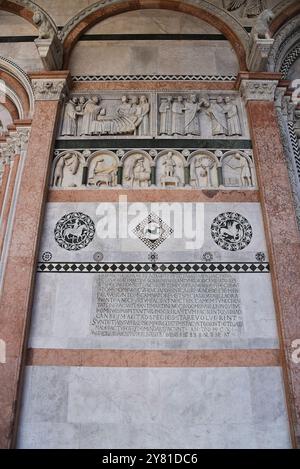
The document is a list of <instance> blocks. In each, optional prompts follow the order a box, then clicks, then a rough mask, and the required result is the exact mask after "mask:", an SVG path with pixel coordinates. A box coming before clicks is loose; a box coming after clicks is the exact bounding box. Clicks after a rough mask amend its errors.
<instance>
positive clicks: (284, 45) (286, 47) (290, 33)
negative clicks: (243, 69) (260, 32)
mask: <svg viewBox="0 0 300 469" xmlns="http://www.w3.org/2000/svg"><path fill="white" fill-rule="evenodd" d="M299 9H300V5H299ZM299 41H300V14H298V15H296V16H294V17H293V18H291V19H290V20H289V21H287V22H286V23H284V25H283V26H282V27H281V28H280V29H279V30H278V31H277V32H276V33H275V35H274V43H273V46H272V49H271V52H270V54H269V57H268V71H271V72H281V71H282V72H283V73H285V75H287V73H288V70H289V67H290V66H291V65H292V63H293V58H294V57H295V60H296V58H297V56H296V54H295V53H293V50H294V49H295V47H296V46H297V43H298V45H299ZM290 53H292V55H291V57H290V58H288V56H289V55H290Z"/></svg>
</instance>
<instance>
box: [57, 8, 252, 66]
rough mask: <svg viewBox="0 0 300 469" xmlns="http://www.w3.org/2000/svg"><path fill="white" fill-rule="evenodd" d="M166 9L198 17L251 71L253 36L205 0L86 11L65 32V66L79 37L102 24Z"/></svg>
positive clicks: (226, 13) (63, 32)
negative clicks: (113, 18)
mask: <svg viewBox="0 0 300 469" xmlns="http://www.w3.org/2000/svg"><path fill="white" fill-rule="evenodd" d="M143 9H144V10H145V9H164V10H172V11H176V12H178V13H185V14H189V15H192V16H194V17H198V18H199V19H201V20H203V21H206V22H207V23H209V24H210V25H212V26H214V27H216V28H217V29H219V31H221V32H222V33H223V34H224V35H225V36H226V38H227V39H228V40H229V41H230V43H231V44H232V47H233V49H234V50H235V53H236V55H237V58H238V61H239V66H240V70H247V64H246V56H247V53H248V47H249V46H248V42H249V35H248V33H247V31H246V30H245V29H244V27H243V26H242V25H241V23H240V22H239V21H238V20H237V19H236V18H235V17H233V16H232V15H230V14H229V13H228V12H226V11H225V10H223V9H221V8H219V7H217V6H215V5H213V4H211V3H208V2H207V1H205V0H190V1H189V2H186V3H185V2H180V1H179V0H127V1H124V0H118V1H114V2H113V3H112V1H111V0H102V1H101V2H97V3H95V4H94V5H92V6H90V7H87V8H86V9H84V10H82V11H81V12H80V13H78V15H76V16H75V17H74V18H72V19H71V20H70V21H69V22H68V23H67V24H66V25H65V27H64V28H63V30H62V32H61V38H62V39H63V40H64V65H63V68H64V69H66V68H68V64H69V59H70V55H71V52H72V50H73V48H74V46H75V44H76V43H77V41H78V40H79V37H80V36H81V35H82V34H84V33H85V32H86V31H87V30H88V29H90V28H91V27H92V26H94V25H95V24H97V23H98V22H100V21H102V20H104V19H107V18H109V17H111V16H115V15H119V14H121V13H125V12H128V11H132V10H143Z"/></svg>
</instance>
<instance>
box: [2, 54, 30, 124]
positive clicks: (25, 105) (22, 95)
mask: <svg viewBox="0 0 300 469" xmlns="http://www.w3.org/2000/svg"><path fill="white" fill-rule="evenodd" d="M0 79H1V80H3V82H4V84H5V95H6V97H7V98H8V99H9V101H10V102H11V103H12V104H13V106H14V108H15V110H17V112H18V118H19V119H27V118H31V117H32V115H33V111H34V96H33V90H32V87H31V83H30V80H29V77H28V75H27V74H26V73H25V72H24V71H23V70H22V69H21V68H20V67H19V66H18V65H16V64H15V63H14V62H12V61H11V60H9V59H6V58H5V57H1V56H0Z"/></svg>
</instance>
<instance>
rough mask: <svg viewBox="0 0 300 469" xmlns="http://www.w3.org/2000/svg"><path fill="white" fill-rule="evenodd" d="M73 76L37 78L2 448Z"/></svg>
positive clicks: (11, 418)
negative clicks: (59, 128) (56, 149)
mask: <svg viewBox="0 0 300 469" xmlns="http://www.w3.org/2000/svg"><path fill="white" fill-rule="evenodd" d="M68 76H69V73H68V72H48V73H45V72H42V73H41V74H32V76H31V79H32V85H33V89H34V92H35V101H36V102H35V111H34V116H33V121H32V127H31V134H30V139H29V142H28V150H27V156H26V159H25V161H24V166H23V170H22V176H21V184H20V190H19V193H18V197H17V200H16V207H15V218H14V221H13V228H12V235H11V240H10V245H9V248H8V254H7V261H6V266H5V272H4V277H3V289H2V296H1V300H0V339H1V340H2V341H4V342H5V344H6V359H5V363H4V364H1V365H0V383H1V388H0V448H11V447H13V446H14V442H15V434H16V428H17V420H18V410H19V400H20V399H19V396H20V392H21V386H22V376H23V369H24V361H25V360H24V359H25V351H26V347H27V331H28V329H29V323H30V315H31V306H32V295H33V287H34V279H35V269H36V256H37V252H38V247H39V238H40V229H41V225H42V219H43V211H44V204H45V196H46V194H47V190H48V176H49V168H50V162H51V158H52V152H53V145H54V141H55V136H56V127H57V122H58V116H59V113H60V103H61V100H62V97H63V96H64V93H65V91H66V86H67V80H68Z"/></svg>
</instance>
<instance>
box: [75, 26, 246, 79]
mask: <svg viewBox="0 0 300 469" xmlns="http://www.w3.org/2000/svg"><path fill="white" fill-rule="evenodd" d="M175 34H176V33H175ZM70 70H71V73H72V75H170V74H171V75H172V74H174V75H224V76H226V75H236V74H237V72H238V62H237V59H236V56H235V53H234V51H233V49H232V46H231V44H230V43H229V42H226V41H192V40H189V41H184V40H181V41H168V40H164V41H163V42H162V41H155V40H151V41H143V40H140V41H138V43H137V42H136V41H133V40H122V41H119V40H115V41H113V40H112V41H92V42H89V41H81V42H79V43H77V45H76V46H75V48H74V50H73V52H72V55H71V60H70Z"/></svg>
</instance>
